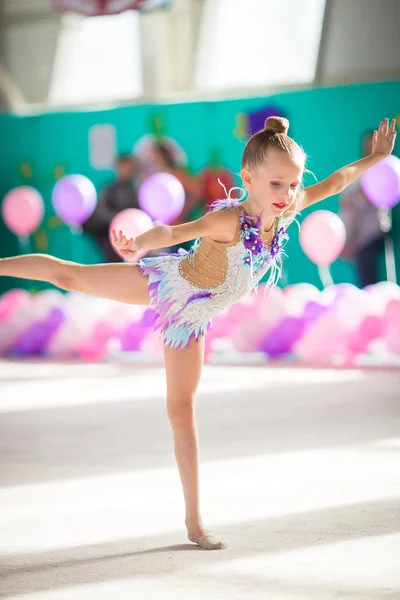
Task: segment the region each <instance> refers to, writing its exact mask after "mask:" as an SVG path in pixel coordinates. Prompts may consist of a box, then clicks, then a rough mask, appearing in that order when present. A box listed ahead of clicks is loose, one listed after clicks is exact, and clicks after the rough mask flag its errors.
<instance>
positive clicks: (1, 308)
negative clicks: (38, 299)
mask: <svg viewBox="0 0 400 600" xmlns="http://www.w3.org/2000/svg"><path fill="white" fill-rule="evenodd" d="M30 303H31V296H30V294H28V292H27V291H26V290H22V289H20V288H15V289H13V290H9V291H8V292H6V293H5V294H3V295H2V296H1V297H0V323H1V322H2V321H8V320H9V319H10V318H11V315H12V313H13V312H14V310H15V309H16V308H18V307H19V306H22V305H24V304H25V305H26V304H29V305H30Z"/></svg>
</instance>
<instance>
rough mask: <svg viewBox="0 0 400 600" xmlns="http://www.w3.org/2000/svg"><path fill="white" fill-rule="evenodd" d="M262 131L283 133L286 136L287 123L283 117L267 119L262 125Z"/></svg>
mask: <svg viewBox="0 0 400 600" xmlns="http://www.w3.org/2000/svg"><path fill="white" fill-rule="evenodd" d="M264 131H272V132H273V133H274V134H275V133H284V134H285V135H287V132H288V131H289V121H288V120H287V119H285V118H284V117H268V119H266V121H265V124H264Z"/></svg>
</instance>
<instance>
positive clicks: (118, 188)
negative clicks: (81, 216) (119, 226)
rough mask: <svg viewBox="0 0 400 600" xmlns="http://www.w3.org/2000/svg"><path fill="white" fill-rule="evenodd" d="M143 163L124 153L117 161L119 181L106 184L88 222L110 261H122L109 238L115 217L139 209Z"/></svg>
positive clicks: (88, 229) (87, 226)
mask: <svg viewBox="0 0 400 600" xmlns="http://www.w3.org/2000/svg"><path fill="white" fill-rule="evenodd" d="M138 186H139V163H138V161H137V159H136V158H134V157H133V156H131V155H130V154H120V155H119V156H118V158H117V161H116V180H115V181H114V182H113V183H110V184H109V185H106V186H105V187H104V188H103V189H102V191H101V193H100V195H99V201H98V204H97V206H96V210H95V212H94V213H93V215H92V216H91V218H90V219H89V220H88V221H87V222H86V224H85V225H84V230H85V231H86V232H88V233H91V234H92V235H93V236H94V237H95V238H96V241H97V242H98V244H99V246H100V248H101V250H102V252H103V254H104V256H105V258H106V260H107V262H116V261H122V258H121V257H120V256H119V255H118V254H117V253H116V252H115V251H114V249H113V247H112V245H111V243H110V239H109V226H110V223H111V221H112V219H113V218H114V217H115V215H117V214H118V213H119V212H121V211H122V210H125V209H126V208H139V204H138Z"/></svg>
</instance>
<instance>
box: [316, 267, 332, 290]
mask: <svg viewBox="0 0 400 600" xmlns="http://www.w3.org/2000/svg"><path fill="white" fill-rule="evenodd" d="M318 275H319V278H320V280H321V283H322V285H323V286H324V288H326V287H328V286H329V285H333V279H332V275H331V272H330V270H329V267H318Z"/></svg>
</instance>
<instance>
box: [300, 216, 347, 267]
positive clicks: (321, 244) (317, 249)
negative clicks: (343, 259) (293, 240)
mask: <svg viewBox="0 0 400 600" xmlns="http://www.w3.org/2000/svg"><path fill="white" fill-rule="evenodd" d="M345 240H346V230H345V228H344V225H343V221H342V220H341V219H340V217H338V216H337V215H335V213H333V212H331V211H329V210H317V211H316V212H314V213H312V214H311V215H309V216H308V217H307V218H306V219H305V220H304V222H303V224H302V227H301V230H300V244H301V247H302V248H303V250H304V252H305V254H307V256H308V258H309V259H310V260H312V261H313V262H314V263H315V264H316V265H318V266H320V267H326V266H328V265H330V264H331V263H332V262H333V261H334V260H336V259H337V258H338V256H339V255H340V253H341V252H342V250H343V247H344V243H345Z"/></svg>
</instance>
